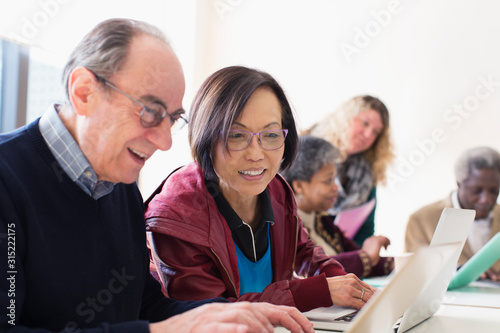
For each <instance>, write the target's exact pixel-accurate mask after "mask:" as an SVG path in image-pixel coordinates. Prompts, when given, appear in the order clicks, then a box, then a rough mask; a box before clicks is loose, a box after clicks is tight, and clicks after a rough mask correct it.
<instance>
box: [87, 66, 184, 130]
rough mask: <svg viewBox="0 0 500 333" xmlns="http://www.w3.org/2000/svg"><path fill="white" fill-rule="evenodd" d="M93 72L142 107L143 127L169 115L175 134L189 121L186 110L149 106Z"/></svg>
mask: <svg viewBox="0 0 500 333" xmlns="http://www.w3.org/2000/svg"><path fill="white" fill-rule="evenodd" d="M91 72H92V71H91ZM92 74H94V76H95V77H96V79H97V80H98V81H99V82H102V83H104V84H105V85H107V86H109V87H110V88H112V89H114V90H116V91H117V92H119V93H120V94H122V95H123V96H125V97H127V98H128V99H130V100H131V101H132V102H134V103H135V104H138V105H139V106H140V107H141V108H142V110H141V115H140V117H141V125H142V126H143V127H146V128H150V127H155V126H158V125H159V124H160V123H161V122H162V120H163V119H164V118H165V117H167V116H168V117H169V118H170V133H171V134H175V133H177V132H179V131H180V130H181V129H182V128H184V126H185V125H186V124H187V123H188V121H187V119H186V118H184V117H183V116H182V114H183V113H184V112H185V111H184V110H179V111H176V112H174V113H168V112H167V110H166V109H165V108H164V107H163V106H162V105H159V104H156V103H155V104H153V105H150V106H147V105H145V104H144V103H141V102H139V101H138V100H136V99H135V98H133V97H132V96H130V95H129V94H127V93H126V92H124V91H123V90H121V89H120V88H118V87H117V86H115V85H114V84H113V83H111V82H109V81H108V80H106V79H105V78H103V77H101V76H99V75H97V74H95V73H94V72H92Z"/></svg>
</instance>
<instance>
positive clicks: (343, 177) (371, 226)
mask: <svg viewBox="0 0 500 333" xmlns="http://www.w3.org/2000/svg"><path fill="white" fill-rule="evenodd" d="M389 132H390V131H389V111H388V110H387V107H386V106H385V105H384V103H382V101H380V100H379V99H378V98H376V97H373V96H369V95H364V96H356V97H354V98H351V99H350V100H348V101H347V102H345V103H344V104H342V105H341V106H340V107H339V108H338V109H337V110H336V111H335V112H333V113H331V114H329V115H327V116H326V117H325V118H324V119H322V120H321V121H320V122H319V123H318V124H316V125H314V126H313V127H312V128H311V129H310V130H309V131H308V134H310V135H314V136H317V137H321V138H323V139H325V140H327V141H329V142H330V143H332V144H333V145H334V146H335V147H337V148H338V149H339V150H340V151H341V154H342V163H340V164H339V165H338V174H337V178H336V181H337V182H338V184H339V196H338V198H337V201H336V202H335V204H334V205H333V207H332V208H331V209H330V210H329V212H330V213H331V214H337V213H338V212H339V211H342V210H344V209H348V208H353V207H357V206H359V205H361V204H363V203H365V202H367V201H369V200H371V199H372V198H376V187H377V185H379V184H384V183H385V180H386V168H387V166H388V164H389V163H390V162H391V161H392V159H393V157H394V154H393V151H392V144H391V140H390V134H389ZM374 232H375V207H374V208H373V211H372V212H371V214H370V215H369V216H368V217H367V219H366V221H365V222H364V224H363V226H362V227H361V228H360V230H359V231H358V233H357V234H356V236H355V237H354V241H355V242H356V243H357V244H358V245H362V244H363V242H364V241H365V239H367V238H368V237H370V236H372V235H373V234H374Z"/></svg>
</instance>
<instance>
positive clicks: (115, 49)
mask: <svg viewBox="0 0 500 333" xmlns="http://www.w3.org/2000/svg"><path fill="white" fill-rule="evenodd" d="M143 34H144V35H149V36H153V37H156V38H158V39H159V40H160V41H162V42H164V43H165V44H166V45H169V42H168V41H167V39H166V37H165V35H164V34H163V32H162V31H161V30H160V29H158V28H157V27H155V26H153V25H151V24H149V23H146V22H142V21H136V20H132V19H109V20H106V21H103V22H101V23H99V24H98V25H97V26H95V27H94V29H92V30H91V31H90V32H89V33H87V34H86V35H85V37H83V39H82V40H81V41H80V43H79V44H78V45H77V46H76V47H75V49H74V50H73V52H72V53H71V55H70V56H69V58H68V61H67V63H66V66H65V67H64V70H63V74H62V80H63V84H64V90H65V92H66V98H67V99H68V101H69V91H68V81H69V76H70V74H71V72H72V71H73V70H74V69H75V68H77V67H85V68H88V69H89V70H91V71H92V72H93V73H95V74H97V75H99V76H100V77H102V78H104V79H108V78H109V77H111V76H112V75H113V74H115V73H116V72H118V70H119V69H120V68H121V66H122V65H123V63H124V62H125V60H126V58H127V54H128V51H129V45H130V43H131V41H132V39H133V38H134V37H136V36H138V35H143Z"/></svg>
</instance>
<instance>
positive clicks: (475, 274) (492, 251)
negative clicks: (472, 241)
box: [448, 232, 500, 290]
mask: <svg viewBox="0 0 500 333" xmlns="http://www.w3.org/2000/svg"><path fill="white" fill-rule="evenodd" d="M499 259H500V232H499V233H497V234H496V235H495V236H493V238H491V239H490V240H489V241H488V242H487V243H486V244H484V246H483V247H482V248H481V249H479V251H477V252H476V253H475V254H474V255H473V256H472V257H471V258H470V259H469V260H467V262H466V263H465V264H464V265H463V266H462V267H460V269H459V270H458V272H457V273H456V274H455V276H454V277H453V279H452V280H451V282H450V285H449V286H448V289H450V290H451V289H455V288H459V287H463V286H466V285H468V284H469V283H471V282H473V281H476V280H477V279H479V277H480V276H481V274H483V273H484V272H486V270H487V269H488V268H490V267H491V266H492V265H493V264H494V263H495V262H496V261H497V260H499Z"/></svg>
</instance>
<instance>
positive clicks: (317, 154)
mask: <svg viewBox="0 0 500 333" xmlns="http://www.w3.org/2000/svg"><path fill="white" fill-rule="evenodd" d="M339 157H340V152H339V150H338V149H337V148H335V147H334V146H333V145H332V144H331V143H329V142H328V141H326V140H323V139H321V138H317V137H314V136H303V137H301V138H300V139H299V149H298V153H297V158H296V160H295V162H294V164H293V165H292V166H291V167H290V168H289V169H288V170H286V171H284V172H283V173H282V175H283V176H284V177H285V179H286V181H287V182H288V183H289V184H290V185H291V187H292V189H293V191H294V193H295V199H296V201H297V208H298V213H299V216H300V218H301V219H302V222H303V224H304V227H306V228H307V230H308V231H309V237H310V238H311V239H312V240H313V241H314V242H315V243H316V244H317V245H320V246H321V247H323V250H324V251H325V253H326V254H328V255H330V256H332V257H333V258H334V259H336V260H337V261H339V262H340V263H341V264H342V265H343V266H344V270H345V271H346V272H348V273H354V274H356V275H357V276H358V277H360V278H364V277H367V276H379V275H387V274H389V273H390V272H391V271H392V269H393V268H394V260H393V258H381V257H380V249H381V248H382V247H384V248H386V247H387V246H388V245H389V244H390V242H389V239H387V238H386V237H384V236H370V237H368V238H367V239H366V240H365V241H364V242H363V246H362V247H360V246H358V245H357V244H356V243H354V242H353V241H352V240H351V239H349V238H347V237H346V236H344V233H343V232H342V231H341V230H340V228H339V227H338V226H336V225H335V224H334V219H335V216H332V215H330V214H328V212H327V210H328V209H329V208H330V207H332V205H333V204H334V202H335V200H336V198H337V190H338V186H337V184H336V182H335V175H336V166H335V162H338V161H339Z"/></svg>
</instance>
